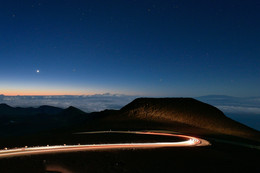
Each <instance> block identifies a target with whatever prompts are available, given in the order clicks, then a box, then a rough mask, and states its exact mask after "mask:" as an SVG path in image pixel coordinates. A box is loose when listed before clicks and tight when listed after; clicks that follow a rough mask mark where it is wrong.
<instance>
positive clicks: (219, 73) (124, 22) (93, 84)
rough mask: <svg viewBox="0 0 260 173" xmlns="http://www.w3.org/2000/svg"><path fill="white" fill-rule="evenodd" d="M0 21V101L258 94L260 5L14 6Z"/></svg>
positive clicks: (95, 1) (0, 9)
mask: <svg viewBox="0 0 260 173" xmlns="http://www.w3.org/2000/svg"><path fill="white" fill-rule="evenodd" d="M0 21H1V25H0V60H1V61H0V94H5V95H81V94H86V95H88V94H101V93H107V92H109V93H118V94H127V95H142V96H163V97H165V96H169V97H170V96H185V97H186V96H192V97H195V96H201V95H208V94H221V95H230V96H241V97H247V96H248V97H249V96H260V89H259V88H260V1H259V0H249V1H246V0H228V1H227V0H205V1H200V0H190V1H188V0H187V1H185V0H163V1H160V0H157V1H154V0H147V1H141V0H135V1H134V0H92V1H87V0H86V1H83V0H82V1H76V0H71V1H69V0H66V1H65V0H64V1H57V0H55V1H54V0H46V1H36V0H35V1H30V0H25V1H12V0H10V1H1V3H0Z"/></svg>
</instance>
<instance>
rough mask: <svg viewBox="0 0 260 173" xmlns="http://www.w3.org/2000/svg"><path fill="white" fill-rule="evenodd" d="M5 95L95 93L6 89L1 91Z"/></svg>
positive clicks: (88, 93) (89, 93)
mask: <svg viewBox="0 0 260 173" xmlns="http://www.w3.org/2000/svg"><path fill="white" fill-rule="evenodd" d="M0 94H3V95H5V96H18V95H19V96H55V95H56V96H58V95H93V94H96V93H93V92H86V93H83V92H79V91H5V92H1V93H0Z"/></svg>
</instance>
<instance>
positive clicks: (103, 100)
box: [0, 93, 136, 112]
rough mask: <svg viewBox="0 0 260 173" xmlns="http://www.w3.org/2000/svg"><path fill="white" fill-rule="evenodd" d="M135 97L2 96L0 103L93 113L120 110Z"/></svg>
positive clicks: (100, 95) (106, 95) (108, 95)
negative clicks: (54, 107) (44, 106)
mask: <svg viewBox="0 0 260 173" xmlns="http://www.w3.org/2000/svg"><path fill="white" fill-rule="evenodd" d="M135 98H136V96H128V95H116V94H109V93H107V94H97V95H82V96H75V95H63V96H4V95H0V103H6V104H8V105H10V106H13V107H39V106H42V105H50V106H56V107H60V108H67V107H69V106H74V107H77V108H79V109H81V110H83V111H85V112H95V111H101V110H105V109H120V108H121V107H123V106H125V105H126V104H128V103H130V102H131V101H133V100H134V99H135Z"/></svg>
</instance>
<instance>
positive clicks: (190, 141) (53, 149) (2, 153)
mask: <svg viewBox="0 0 260 173" xmlns="http://www.w3.org/2000/svg"><path fill="white" fill-rule="evenodd" d="M95 133H128V134H141V135H157V136H172V137H179V138H181V139H185V140H183V141H178V142H147V143H135V142H134V141H133V142H132V143H112V144H88V145H56V146H40V147H23V148H15V149H4V150H0V158H6V157H15V156H25V155H35V154H48V153H61V152H74V151H87V150H109V149H133V148H142V149H145V148H161V147H192V146H207V145H210V143H209V142H208V141H207V140H204V139H200V138H197V137H192V136H188V135H181V134H174V133H172V132H171V133H170V132H162V131H148V132H137V131H98V132H80V133H77V134H95Z"/></svg>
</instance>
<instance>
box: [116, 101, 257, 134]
mask: <svg viewBox="0 0 260 173" xmlns="http://www.w3.org/2000/svg"><path fill="white" fill-rule="evenodd" d="M120 112H121V115H122V117H124V118H127V117H128V118H131V119H133V118H134V119H140V120H149V121H157V122H165V123H174V122H179V123H184V124H187V125H191V126H194V127H199V128H204V129H208V130H210V131H214V132H217V133H220V134H227V135H234V136H239V137H246V138H254V139H255V138H256V137H257V138H256V139H259V137H260V135H259V134H260V133H259V132H258V131H256V130H254V129H251V128H249V127H247V126H245V125H243V124H241V123H238V122H236V121H234V120H232V119H230V118H228V117H226V116H225V115H224V113H223V112H221V111H220V110H219V109H217V108H216V107H214V106H211V105H208V104H205V103H203V102H200V101H197V100H195V99H192V98H139V99H136V100H134V101H133V102H131V103H130V104H128V105H126V106H125V107H123V108H122V109H121V110H120Z"/></svg>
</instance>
